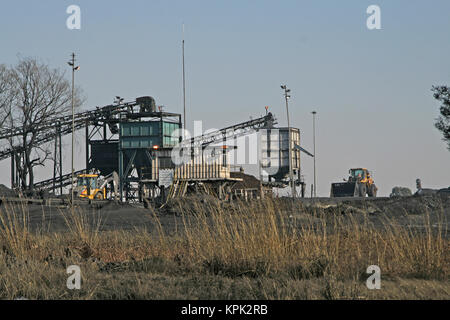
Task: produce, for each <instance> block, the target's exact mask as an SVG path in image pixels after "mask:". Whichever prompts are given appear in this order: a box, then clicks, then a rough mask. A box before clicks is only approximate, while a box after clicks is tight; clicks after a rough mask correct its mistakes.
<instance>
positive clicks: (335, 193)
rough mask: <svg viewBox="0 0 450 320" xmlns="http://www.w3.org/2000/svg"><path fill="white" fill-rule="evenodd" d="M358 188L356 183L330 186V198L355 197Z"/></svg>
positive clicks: (341, 183) (340, 183)
mask: <svg viewBox="0 0 450 320" xmlns="http://www.w3.org/2000/svg"><path fill="white" fill-rule="evenodd" d="M357 196H358V188H357V183H356V182H338V183H332V184H331V194H330V197H357Z"/></svg>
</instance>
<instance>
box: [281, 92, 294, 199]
mask: <svg viewBox="0 0 450 320" xmlns="http://www.w3.org/2000/svg"><path fill="white" fill-rule="evenodd" d="M281 89H283V90H284V99H285V101H286V114H287V123H288V137H289V138H288V144H289V180H290V184H291V193H292V198H295V196H296V191H295V182H294V174H293V172H292V140H291V124H290V122H289V103H288V100H289V98H290V97H291V96H290V95H289V94H288V93H289V92H290V91H291V90H290V89H288V88H287V87H286V85H282V86H281Z"/></svg>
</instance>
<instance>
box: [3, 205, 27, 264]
mask: <svg viewBox="0 0 450 320" xmlns="http://www.w3.org/2000/svg"><path fill="white" fill-rule="evenodd" d="M30 236H31V234H30V228H29V212H28V208H27V206H26V205H24V204H21V205H19V206H13V205H10V204H8V203H4V204H2V206H1V207H0V242H1V244H2V250H3V252H5V253H8V254H10V255H13V256H15V257H21V256H25V255H26V254H27V252H28V251H29V250H30V249H31V246H30V241H31V239H30Z"/></svg>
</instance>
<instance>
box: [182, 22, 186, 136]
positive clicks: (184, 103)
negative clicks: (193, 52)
mask: <svg viewBox="0 0 450 320" xmlns="http://www.w3.org/2000/svg"><path fill="white" fill-rule="evenodd" d="M182 51H183V129H185V130H186V77H185V71H184V23H183V44H182ZM183 139H184V130H183Z"/></svg>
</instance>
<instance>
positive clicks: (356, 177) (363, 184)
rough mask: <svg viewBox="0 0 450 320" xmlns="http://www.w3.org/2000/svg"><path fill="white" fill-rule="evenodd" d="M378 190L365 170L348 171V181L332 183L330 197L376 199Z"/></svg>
mask: <svg viewBox="0 0 450 320" xmlns="http://www.w3.org/2000/svg"><path fill="white" fill-rule="evenodd" d="M377 191H378V188H377V187H376V186H375V182H374V181H373V179H372V176H371V174H370V172H369V170H367V169H366V168H356V169H350V170H349V178H348V180H346V179H344V182H338V183H332V184H331V193H330V197H332V198H334V197H366V196H369V197H376V196H377Z"/></svg>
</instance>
